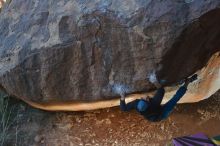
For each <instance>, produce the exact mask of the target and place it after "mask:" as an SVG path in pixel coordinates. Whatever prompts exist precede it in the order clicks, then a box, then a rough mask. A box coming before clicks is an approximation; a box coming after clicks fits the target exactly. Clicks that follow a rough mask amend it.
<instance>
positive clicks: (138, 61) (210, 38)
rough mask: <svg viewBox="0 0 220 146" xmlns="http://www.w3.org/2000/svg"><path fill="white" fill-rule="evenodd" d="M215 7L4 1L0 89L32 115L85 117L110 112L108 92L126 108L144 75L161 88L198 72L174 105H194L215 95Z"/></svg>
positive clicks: (219, 31) (143, 89)
mask: <svg viewBox="0 0 220 146" xmlns="http://www.w3.org/2000/svg"><path fill="white" fill-rule="evenodd" d="M219 6H220V1H218V0H210V1H206V0H200V1H184V0H182V1H173V0H167V1H159V0H147V1H146V0H139V1H135V2H134V1H132V0H127V1H116V0H109V1H100V0H93V1H83V0H73V1H70V0H69V1H62V0H61V1H54V0H48V1H43V0H29V1H24V0H16V1H14V0H12V1H11V2H10V3H8V4H7V5H5V7H4V9H3V10H2V12H1V14H0V85H1V86H2V88H4V89H5V90H6V91H7V93H9V94H10V95H13V96H16V97H18V98H20V99H22V100H24V101H26V102H28V103H29V104H31V105H33V106H35V107H38V108H42V109H46V110H87V109H96V108H104V107H109V106H114V105H117V104H118V100H117V96H118V95H117V94H116V93H115V92H113V89H112V87H113V86H115V85H123V86H124V87H126V88H127V94H128V95H131V98H130V99H129V100H132V99H134V98H139V97H140V96H143V93H151V91H153V90H155V87H154V86H153V85H152V84H151V83H150V82H149V80H148V79H147V76H148V75H149V74H150V73H152V72H156V74H157V75H158V77H159V79H160V80H164V81H166V83H167V86H170V85H172V84H173V83H177V82H178V81H180V80H182V79H183V78H185V77H187V76H189V75H192V74H193V73H195V72H198V74H199V75H200V76H199V80H198V81H197V82H195V83H194V84H192V85H191V86H190V89H189V92H188V94H187V95H186V96H185V97H184V98H183V99H182V102H195V101H199V100H202V99H204V98H207V97H209V96H210V95H212V94H213V93H214V92H216V91H217V90H218V89H219V87H220V86H219V82H220V79H219V53H218V52H219V51H220V48H219V46H220V41H219V39H220V27H219V26H220V8H219ZM175 89H176V88H174V87H172V88H169V89H167V90H168V93H167V95H166V97H167V98H166V99H164V102H165V101H166V100H167V99H169V97H171V94H173V92H174V91H175ZM134 94H135V95H134ZM100 101H101V102H100ZM52 106H53V107H52ZM79 106H82V107H79Z"/></svg>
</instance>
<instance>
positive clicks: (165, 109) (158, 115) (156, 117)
mask: <svg viewBox="0 0 220 146" xmlns="http://www.w3.org/2000/svg"><path fill="white" fill-rule="evenodd" d="M196 79H197V74H195V75H193V76H192V77H190V78H186V79H185V80H184V85H183V86H181V87H180V88H179V89H178V91H177V92H176V94H175V95H174V96H173V97H172V99H170V100H169V101H168V102H167V103H166V104H165V105H161V101H162V99H163V96H164V93H165V90H164V88H163V86H162V84H161V83H159V82H158V81H157V82H155V83H154V84H155V86H156V87H157V92H156V94H155V95H154V97H153V98H145V99H144V98H142V99H136V100H134V101H132V102H130V103H128V104H126V103H125V94H124V93H121V99H120V108H121V110H122V111H129V110H132V109H136V110H137V112H138V113H139V114H141V115H142V116H144V117H145V118H146V119H147V120H149V121H152V122H156V121H161V120H164V119H166V118H167V117H168V116H169V115H170V113H171V112H172V110H173V109H174V107H175V105H176V104H177V102H178V101H179V100H180V98H181V97H183V95H184V94H185V93H186V90H187V86H188V84H189V83H191V82H193V81H194V80H196Z"/></svg>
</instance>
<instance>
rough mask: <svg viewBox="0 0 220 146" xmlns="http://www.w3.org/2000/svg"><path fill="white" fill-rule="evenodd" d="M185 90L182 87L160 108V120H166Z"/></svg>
mask: <svg viewBox="0 0 220 146" xmlns="http://www.w3.org/2000/svg"><path fill="white" fill-rule="evenodd" d="M186 90H187V88H186V87H185V86H182V87H180V88H179V90H178V91H177V92H176V94H175V95H174V96H173V97H172V99H170V100H169V101H168V102H167V103H166V104H165V105H164V106H163V107H162V115H161V116H162V119H166V118H167V117H168V116H169V115H170V113H171V112H172V110H173V109H174V107H175V106H176V104H177V102H178V101H179V100H180V98H181V97H183V95H184V94H185V93H186Z"/></svg>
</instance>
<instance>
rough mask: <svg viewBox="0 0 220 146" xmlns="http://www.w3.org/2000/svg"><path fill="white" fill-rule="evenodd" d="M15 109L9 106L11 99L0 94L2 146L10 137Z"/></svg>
mask: <svg viewBox="0 0 220 146" xmlns="http://www.w3.org/2000/svg"><path fill="white" fill-rule="evenodd" d="M13 108H14V107H13V106H12V107H11V106H9V97H8V96H7V95H5V94H4V93H2V92H0V146H3V145H4V143H5V140H7V138H8V137H9V128H10V126H11V125H12V121H13V117H12V111H13Z"/></svg>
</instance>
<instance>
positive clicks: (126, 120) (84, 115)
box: [4, 91, 220, 146]
mask: <svg viewBox="0 0 220 146" xmlns="http://www.w3.org/2000/svg"><path fill="white" fill-rule="evenodd" d="M12 104H15V105H16V108H15V109H16V116H14V120H12V121H13V122H12V125H11V126H10V129H9V131H8V133H9V134H8V135H9V137H8V138H7V139H6V141H5V143H4V145H10V146H12V145H21V146H52V145H53V146H74V145H86V146H89V145H97V146H98V145H101V146H102V145H106V146H107V145H141V146H143V145H150V146H153V145H165V144H167V143H169V142H170V140H171V139H172V138H173V137H177V136H182V135H189V134H195V133H198V132H204V133H206V134H207V135H208V136H215V135H218V134H220V125H219V123H220V91H219V92H218V93H216V94H215V95H213V96H212V97H211V98H209V99H207V100H204V101H202V102H199V103H194V104H181V105H178V106H177V107H176V109H175V111H174V112H173V113H172V114H171V116H170V117H169V118H168V119H167V120H166V121H162V122H159V123H151V122H148V121H146V120H145V119H144V118H142V117H141V116H139V115H137V114H136V113H135V111H134V112H130V113H124V112H121V111H120V110H119V108H118V107H115V108H110V109H103V110H96V111H90V112H45V111H41V110H37V109H33V108H32V107H30V106H28V105H26V104H24V103H21V102H20V101H19V102H15V101H12Z"/></svg>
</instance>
